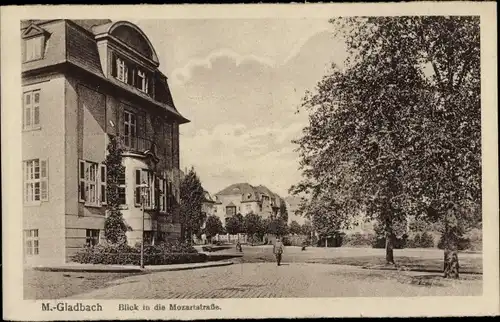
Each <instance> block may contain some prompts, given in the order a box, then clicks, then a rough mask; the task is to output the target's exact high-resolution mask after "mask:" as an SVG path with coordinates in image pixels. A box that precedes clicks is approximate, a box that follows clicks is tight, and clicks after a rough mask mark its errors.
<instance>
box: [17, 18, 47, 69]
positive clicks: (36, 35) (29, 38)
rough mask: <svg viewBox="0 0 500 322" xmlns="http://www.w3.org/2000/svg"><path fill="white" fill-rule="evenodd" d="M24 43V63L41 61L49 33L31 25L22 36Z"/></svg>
mask: <svg viewBox="0 0 500 322" xmlns="http://www.w3.org/2000/svg"><path fill="white" fill-rule="evenodd" d="M21 37H22V39H23V42H22V45H23V62H29V61H33V60H39V59H42V58H43V54H44V52H45V41H46V39H47V37H49V33H48V32H46V31H45V30H44V29H42V28H40V27H38V26H37V25H35V24H32V25H30V26H29V27H28V28H26V30H24V32H23V33H22V35H21Z"/></svg>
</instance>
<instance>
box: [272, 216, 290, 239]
mask: <svg viewBox="0 0 500 322" xmlns="http://www.w3.org/2000/svg"><path fill="white" fill-rule="evenodd" d="M267 232H268V233H269V234H273V235H276V236H281V237H282V236H285V235H287V234H288V226H287V224H286V222H285V221H284V220H283V219H281V218H273V219H271V220H270V221H269V225H268V228H267Z"/></svg>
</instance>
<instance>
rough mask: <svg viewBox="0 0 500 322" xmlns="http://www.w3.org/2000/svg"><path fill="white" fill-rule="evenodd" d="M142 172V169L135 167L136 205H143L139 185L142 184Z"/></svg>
mask: <svg viewBox="0 0 500 322" xmlns="http://www.w3.org/2000/svg"><path fill="white" fill-rule="evenodd" d="M141 172H142V171H141V169H139V168H136V169H135V186H134V188H135V189H134V200H135V206H136V207H139V206H140V205H141V188H140V187H139V185H140V184H141Z"/></svg>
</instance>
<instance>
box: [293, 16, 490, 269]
mask: <svg viewBox="0 0 500 322" xmlns="http://www.w3.org/2000/svg"><path fill="white" fill-rule="evenodd" d="M331 22H332V23H333V24H335V25H336V30H338V35H340V36H343V37H344V39H345V42H346V45H347V49H348V54H349V58H348V59H347V61H346V63H345V66H343V67H344V68H342V69H341V68H337V67H336V66H333V70H332V72H331V73H330V75H327V76H326V77H324V78H323V79H322V80H321V81H320V82H319V83H318V86H317V90H316V92H315V93H314V94H310V93H308V94H306V97H305V99H304V103H303V107H304V108H305V109H307V110H308V111H309V126H308V127H306V128H305V129H304V135H303V137H302V138H301V139H299V140H297V141H296V143H297V144H298V145H299V152H300V155H301V167H302V169H303V174H304V180H303V181H302V182H300V183H299V184H298V185H297V186H294V187H292V191H293V193H295V194H298V193H306V194H308V195H311V196H312V198H311V199H310V200H311V201H310V202H309V203H308V204H306V205H304V206H303V208H304V209H305V210H309V209H308V207H309V208H310V207H318V206H316V205H314V204H313V203H314V202H316V203H319V204H320V205H319V207H322V208H324V210H328V211H322V212H319V214H321V213H324V214H329V215H324V216H330V217H334V218H335V221H336V222H337V223H338V224H344V223H345V222H346V221H349V220H351V219H352V216H353V214H357V213H359V211H363V212H364V213H365V214H366V216H367V217H368V218H369V219H376V221H377V222H378V223H379V224H381V226H382V227H383V230H384V234H385V237H386V238H385V239H386V245H385V246H386V247H385V248H386V261H387V262H388V263H394V256H393V248H394V240H395V238H396V235H397V234H396V232H395V230H394V227H395V225H398V224H402V223H403V222H404V221H405V220H406V217H407V216H408V215H412V216H414V217H415V218H419V217H422V218H425V219H426V220H428V221H430V222H439V223H440V224H441V225H442V227H443V229H442V232H443V235H444V236H445V238H444V239H445V241H446V242H445V243H444V244H445V256H447V255H446V254H449V253H450V252H455V250H454V249H456V245H457V243H458V241H457V240H458V239H457V236H458V235H460V234H461V233H463V231H465V230H467V229H468V227H470V226H473V224H474V223H475V222H477V221H478V220H480V219H479V218H478V217H477V216H476V215H474V213H471V212H468V211H465V209H467V207H471V206H472V207H473V206H476V205H480V200H481V159H480V158H481V142H480V137H481V127H480V124H481V118H480V112H481V109H480V101H479V99H480V59H479V58H480V56H479V53H480V47H479V18H478V17H462V16H454V17H441V16H439V17H437V16H419V17H370V18H364V17H354V18H339V19H334V20H331ZM331 221H333V219H331V220H330V222H331ZM326 222H328V220H326ZM460 225H463V226H464V227H460ZM454 254H455V255H454V256H451V257H453V258H455V257H457V256H456V252H455V253H454ZM445 275H447V274H445Z"/></svg>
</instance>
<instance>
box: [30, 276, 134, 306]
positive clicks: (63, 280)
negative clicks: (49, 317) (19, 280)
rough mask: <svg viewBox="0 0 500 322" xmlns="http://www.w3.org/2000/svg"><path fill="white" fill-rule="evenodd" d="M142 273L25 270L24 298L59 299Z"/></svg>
mask: <svg viewBox="0 0 500 322" xmlns="http://www.w3.org/2000/svg"><path fill="white" fill-rule="evenodd" d="M137 274H140V273H85V272H42V271H35V270H32V269H25V270H24V299H30V300H31V299H57V298H63V297H67V296H71V295H74V294H78V293H84V292H87V291H91V290H95V289H97V288H102V287H105V286H106V285H107V284H109V283H111V282H113V281H115V280H118V279H121V278H125V277H127V276H131V275H137Z"/></svg>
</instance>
